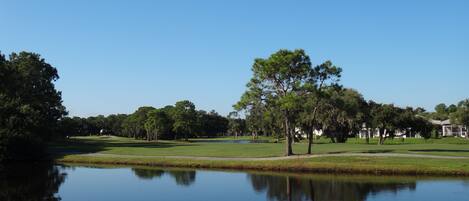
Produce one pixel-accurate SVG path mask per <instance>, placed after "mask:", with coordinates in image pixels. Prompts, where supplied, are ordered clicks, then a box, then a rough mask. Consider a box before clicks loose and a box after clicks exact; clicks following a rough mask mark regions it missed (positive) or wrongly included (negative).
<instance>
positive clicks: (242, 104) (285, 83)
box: [235, 49, 340, 155]
mask: <svg viewBox="0 0 469 201" xmlns="http://www.w3.org/2000/svg"><path fill="white" fill-rule="evenodd" d="M320 66H322V67H324V66H328V67H332V66H333V65H332V63H330V62H326V63H324V64H322V65H320ZM334 68H335V67H334ZM320 69H321V67H319V66H318V67H316V68H314V69H313V68H312V67H311V61H310V58H309V56H308V55H307V54H306V53H305V52H304V50H301V49H298V50H294V51H290V50H279V51H278V52H276V53H274V54H272V55H271V56H270V57H269V58H267V59H262V58H258V59H255V60H254V64H253V66H252V71H253V77H252V78H251V81H250V82H249V83H248V85H247V87H248V89H247V91H246V92H245V93H244V94H243V96H242V97H241V100H240V101H239V102H238V104H237V105H236V107H235V108H236V109H245V110H248V111H251V112H252V111H253V109H256V110H261V111H262V112H261V113H263V112H265V111H267V110H265V108H272V107H274V108H278V111H279V112H278V114H279V115H280V118H281V121H282V126H281V127H282V129H283V132H284V137H285V140H286V143H285V155H292V154H293V150H292V141H293V138H294V134H295V132H296V131H295V130H296V123H297V121H298V116H299V111H301V100H302V99H304V98H305V97H306V96H307V95H308V93H310V92H311V91H313V89H316V88H317V87H318V86H317V84H318V82H319V81H318V79H319V78H320V77H321V76H324V75H323V74H321V73H324V71H322V70H320ZM335 69H336V70H337V71H338V72H340V69H339V68H335ZM319 74H321V75H319ZM328 75H329V74H328ZM326 77H327V76H326Z"/></svg>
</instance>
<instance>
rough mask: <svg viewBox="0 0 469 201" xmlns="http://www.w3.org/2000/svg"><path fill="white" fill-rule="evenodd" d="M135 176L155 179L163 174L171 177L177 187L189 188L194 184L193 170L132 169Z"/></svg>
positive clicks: (194, 172)
mask: <svg viewBox="0 0 469 201" xmlns="http://www.w3.org/2000/svg"><path fill="white" fill-rule="evenodd" d="M132 171H133V172H134V174H135V176H137V177H138V178H140V179H156V178H159V177H161V176H163V175H164V174H168V175H169V176H171V177H172V178H173V179H174V180H175V181H176V184H177V185H180V186H190V185H191V184H193V183H194V182H195V174H196V171H195V170H168V171H165V170H160V169H139V168H132Z"/></svg>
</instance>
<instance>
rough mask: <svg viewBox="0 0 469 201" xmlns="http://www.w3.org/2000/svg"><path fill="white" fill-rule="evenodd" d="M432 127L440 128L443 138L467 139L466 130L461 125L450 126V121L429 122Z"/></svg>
mask: <svg viewBox="0 0 469 201" xmlns="http://www.w3.org/2000/svg"><path fill="white" fill-rule="evenodd" d="M430 122H431V123H432V124H434V125H439V126H441V131H442V132H441V134H442V136H443V137H467V134H468V132H467V128H466V126H462V125H455V124H451V122H450V120H449V119H447V120H444V121H440V120H433V119H432V120H430Z"/></svg>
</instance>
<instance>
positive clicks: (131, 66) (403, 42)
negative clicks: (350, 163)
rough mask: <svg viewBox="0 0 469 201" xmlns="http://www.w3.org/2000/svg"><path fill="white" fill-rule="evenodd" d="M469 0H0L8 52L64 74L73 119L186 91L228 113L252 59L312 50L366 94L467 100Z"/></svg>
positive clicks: (404, 100)
mask: <svg viewBox="0 0 469 201" xmlns="http://www.w3.org/2000/svg"><path fill="white" fill-rule="evenodd" d="M468 9H469V1H466V0H459V1H458V0H447V1H444V0H441V1H431V0H425V1H424V0H421V1H420V0H413V1H408V0H393V1H375V0H369V1H365V0H363V1H360V0H357V1H345V0H344V1H332V0H328V1H314V0H309V1H307V0H304V1H293V0H292V1H276V0H270V1H268V0H265V1H254V0H246V1H239V0H238V1H202V0H200V1H178V0H173V1H169V0H168V1H130V0H129V1H110V0H109V1H104V0H101V1H92V0H80V1H78V0H77V1H60V0H56V1H50V0H42V1H33V0H31V1H22V0H15V1H6V0H5V1H3V0H0V27H1V28H0V51H2V53H4V54H9V53H10V52H13V51H15V52H17V51H23V50H25V51H33V52H37V53H39V54H41V55H42V56H43V57H44V58H45V59H46V60H47V62H49V63H51V64H52V65H53V66H55V67H56V68H57V69H58V70H59V74H60V76H61V78H60V80H59V81H58V82H57V88H58V89H59V90H61V91H62V93H63V99H64V104H65V106H66V107H67V109H68V110H69V111H70V114H71V115H78V116H89V115H97V114H105V115H107V114H111V113H131V112H133V111H134V110H135V109H136V108H137V107H139V106H143V105H151V106H155V107H162V106H164V105H169V104H174V103H175V102H176V101H178V100H182V99H189V100H191V101H193V102H194V103H195V104H196V106H197V107H198V109H204V110H211V109H215V110H216V111H218V112H219V113H221V114H227V113H228V112H229V111H231V110H232V107H231V106H232V105H233V104H234V103H235V102H236V101H237V100H238V99H239V97H240V95H241V94H242V93H243V91H244V90H245V84H246V83H247V81H248V80H249V79H250V77H251V71H250V68H251V65H252V62H253V59H254V58H257V57H267V56H269V55H270V54H271V53H273V52H275V51H277V50H278V49H281V48H287V49H295V48H303V49H305V50H306V52H307V53H308V54H309V55H310V57H311V59H312V61H313V63H314V64H319V63H321V62H323V61H325V60H332V61H333V62H334V63H335V64H336V65H338V66H340V67H342V68H343V70H344V73H343V78H342V84H343V85H344V86H346V87H351V88H355V89H357V90H359V91H360V92H361V93H362V94H363V95H364V97H365V98H366V99H367V100H369V99H373V100H375V101H378V102H384V103H395V104H397V105H399V106H414V107H415V106H422V107H424V108H426V109H428V110H433V107H434V105H436V104H437V103H440V102H443V103H447V104H450V103H456V102H457V101H459V100H462V99H463V98H468V97H469V87H468V86H469V81H468V76H469V12H467V11H468Z"/></svg>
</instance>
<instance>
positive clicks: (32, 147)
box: [0, 52, 66, 161]
mask: <svg viewBox="0 0 469 201" xmlns="http://www.w3.org/2000/svg"><path fill="white" fill-rule="evenodd" d="M58 78H59V76H58V74H57V70H56V69H55V68H54V67H52V66H51V65H50V64H48V63H46V62H45V60H44V59H42V58H41V57H40V56H39V55H38V54H34V53H28V52H21V53H19V54H16V53H12V54H11V55H10V57H9V59H8V60H7V59H5V57H4V56H3V55H0V161H1V160H29V159H36V158H37V157H39V156H41V155H43V154H44V152H43V144H44V143H43V142H44V141H48V140H50V139H52V138H53V137H56V135H57V134H58V133H59V123H58V120H59V119H60V118H62V116H63V115H65V114H66V111H65V107H64V106H62V98H61V93H60V92H59V91H57V90H56V89H55V86H54V82H55V81H56V80H57V79H58Z"/></svg>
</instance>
